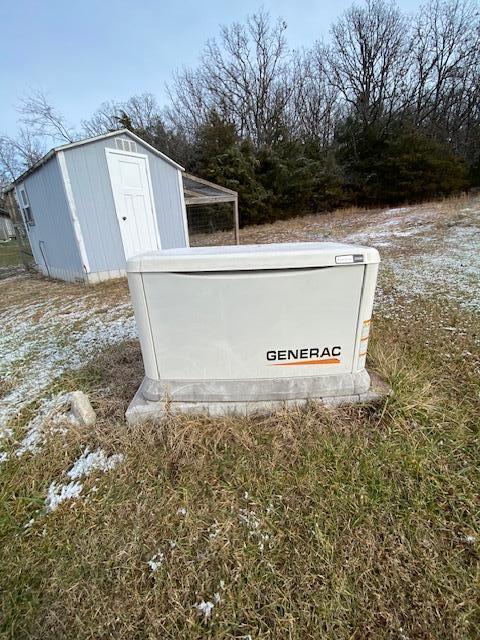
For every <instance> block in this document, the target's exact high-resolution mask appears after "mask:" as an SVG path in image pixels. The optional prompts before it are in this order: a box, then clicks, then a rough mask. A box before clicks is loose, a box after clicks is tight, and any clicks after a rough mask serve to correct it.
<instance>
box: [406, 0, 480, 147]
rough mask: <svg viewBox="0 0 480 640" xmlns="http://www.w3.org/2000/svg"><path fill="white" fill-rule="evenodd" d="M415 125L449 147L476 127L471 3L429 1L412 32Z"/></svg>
mask: <svg viewBox="0 0 480 640" xmlns="http://www.w3.org/2000/svg"><path fill="white" fill-rule="evenodd" d="M414 43H415V44H414V56H413V64H414V71H415V109H414V116H415V123H416V124H417V126H426V127H429V128H431V127H433V128H434V129H435V131H436V132H437V134H438V133H441V134H442V135H443V137H444V139H446V140H447V141H449V140H450V139H451V138H452V137H453V138H457V137H458V134H459V133H460V137H463V135H462V134H463V133H464V132H466V131H468V130H469V129H470V127H471V126H472V124H473V121H474V120H475V119H476V120H477V122H478V103H479V99H480V94H479V89H480V85H479V75H480V13H479V10H478V5H477V4H475V3H473V2H470V0H430V1H429V2H427V4H425V5H423V6H422V7H421V9H420V11H419V13H418V15H417V17H416V20H415V28H414Z"/></svg>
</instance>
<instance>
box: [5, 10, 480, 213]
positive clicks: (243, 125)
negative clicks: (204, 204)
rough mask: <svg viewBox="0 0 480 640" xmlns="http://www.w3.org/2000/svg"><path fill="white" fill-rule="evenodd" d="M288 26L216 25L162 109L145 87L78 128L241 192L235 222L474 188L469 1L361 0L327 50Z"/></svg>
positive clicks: (475, 40) (474, 71)
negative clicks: (405, 9)
mask: <svg viewBox="0 0 480 640" xmlns="http://www.w3.org/2000/svg"><path fill="white" fill-rule="evenodd" d="M286 31H287V25H286V24H285V22H283V21H282V20H278V21H275V20H274V19H272V18H271V17H270V16H269V15H268V14H266V13H264V12H259V13H257V14H255V15H253V16H251V17H250V18H248V20H247V21H246V22H245V23H243V24H238V23H235V24H233V25H231V26H227V27H223V28H222V29H221V31H220V34H219V36H218V38H216V39H213V40H209V41H208V42H207V43H206V45H205V48H204V51H203V53H202V56H201V59H200V63H199V65H198V67H197V68H195V69H184V70H182V71H180V72H178V73H177V74H176V75H175V77H174V80H173V82H172V84H171V86H170V89H169V91H170V104H169V105H168V107H166V108H165V109H163V110H161V109H159V107H158V105H157V104H156V101H155V99H154V98H153V96H152V95H151V94H144V95H142V96H136V97H133V98H131V99H130V100H129V101H127V102H126V103H115V102H110V103H105V104H104V105H102V107H101V108H100V109H99V110H98V111H97V112H96V113H95V114H94V115H93V116H92V117H91V118H90V119H89V120H86V121H85V122H83V123H82V133H83V135H84V134H85V133H89V134H97V133H101V132H104V131H107V130H111V129H115V128H118V126H119V125H123V126H127V127H129V128H131V129H132V130H134V131H136V132H137V133H138V134H139V135H140V136H142V137H143V138H145V139H146V140H147V141H148V142H150V143H151V144H153V145H154V146H156V147H158V148H159V149H161V150H162V151H164V152H165V153H167V154H168V155H171V156H172V157H173V158H175V159H176V160H178V161H179V162H181V163H183V164H184V165H185V166H186V167H187V168H188V169H189V170H190V171H192V172H194V173H197V174H198V175H200V176H203V177H205V178H207V179H211V180H213V181H216V182H219V183H221V184H224V185H225V186H227V187H230V188H233V189H235V190H237V191H239V194H240V207H241V213H242V223H243V224H246V223H257V222H263V221H267V220H273V219H276V218H278V217H286V216H290V215H296V214H300V213H304V212H308V211H316V210H324V209H330V208H333V207H337V206H342V205H347V204H360V205H373V204H378V203H382V204H384V203H386V204H393V203H399V202H405V201H418V200H421V199H426V198H432V197H435V196H440V195H447V194H450V193H453V192H456V191H460V190H464V189H468V188H470V187H471V186H473V185H478V184H479V183H480V15H479V8H478V5H477V4H476V3H474V2H471V1H470V0H429V1H428V2H427V4H425V5H423V6H421V7H420V8H419V10H418V12H417V13H416V14H415V15H413V16H407V15H405V14H403V13H402V12H401V11H400V10H399V9H398V8H397V7H396V6H395V5H393V4H389V3H386V2H384V1H383V0H367V2H366V3H364V4H363V5H362V6H357V5H355V6H352V7H351V8H350V9H349V10H348V11H347V12H346V13H345V14H344V15H343V16H342V17H341V18H339V19H338V20H337V21H336V22H335V23H334V24H333V25H332V27H331V29H330V37H329V39H328V42H327V43H326V44H324V43H321V42H317V43H316V44H315V45H314V46H313V47H312V48H311V49H306V50H303V51H292V50H291V49H290V48H289V46H288V43H287V39H286ZM38 102H41V98H38V96H37V104H36V105H35V104H32V103H30V104H29V103H28V101H25V102H24V103H23V105H22V109H23V111H22V116H23V122H24V123H25V124H27V125H28V126H29V127H30V128H29V129H28V130H31V129H32V127H35V126H36V127H37V131H39V130H41V127H42V126H44V129H43V133H45V131H47V129H48V127H50V131H52V126H54V125H52V121H50V122H48V117H47V120H45V117H44V118H43V120H42V118H39V117H38V112H39V104H38ZM47 107H48V104H46V102H45V103H44V105H43V111H44V112H45V109H46V108H47ZM43 115H44V116H45V113H44V114H43ZM47 116H48V113H47ZM50 116H52V117H53V120H54V119H55V118H54V116H55V113H54V112H53V111H51V112H50ZM58 117H59V116H58ZM60 121H61V123H62V126H63V128H65V129H66V127H65V125H64V123H63V120H62V119H61V118H60ZM42 123H43V125H42ZM0 146H1V145H0ZM0 156H1V149H0ZM0 160H1V158H0Z"/></svg>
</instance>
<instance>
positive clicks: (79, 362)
mask: <svg viewBox="0 0 480 640" xmlns="http://www.w3.org/2000/svg"><path fill="white" fill-rule="evenodd" d="M6 282H8V280H5V281H3V283H6ZM26 282H28V278H25V279H19V280H18V287H22V285H24V283H26ZM3 283H0V284H3ZM39 284H40V285H42V284H43V285H44V286H45V287H48V283H45V282H44V281H39ZM57 286H60V285H57ZM0 290H1V289H0ZM77 292H78V293H77V295H75V296H69V297H66V298H65V297H64V296H62V295H57V296H54V297H49V296H46V297H45V298H42V299H41V300H40V301H35V302H33V301H30V302H27V303H26V304H18V305H14V306H11V307H10V308H7V309H6V310H5V311H4V312H3V313H0V322H1V324H2V331H1V332H0V353H1V354H2V358H1V361H0V379H1V380H2V383H3V384H4V385H6V386H7V392H6V393H5V394H4V396H3V398H1V403H0V431H1V430H2V427H3V428H6V427H7V426H8V422H9V420H11V419H12V418H14V417H15V415H16V414H17V413H18V412H19V410H20V409H22V408H23V407H24V406H25V405H27V404H29V403H31V402H33V401H34V400H36V399H37V398H39V397H41V396H42V393H43V392H44V391H45V389H46V387H48V386H49V385H50V384H51V382H52V381H53V380H54V379H55V378H57V377H58V376H60V375H61V374H62V373H63V372H64V371H65V370H67V369H75V368H78V367H81V366H83V365H85V364H86V362H87V361H88V360H90V359H91V358H92V357H93V356H94V355H95V353H96V352H97V351H99V350H101V349H102V348H104V347H106V346H108V345H112V344H115V343H117V342H121V341H122V340H126V339H129V338H133V337H135V336H136V335H137V332H136V327H135V321H134V318H133V315H132V309H131V306H130V303H129V302H128V301H127V298H126V295H125V294H124V296H123V297H124V298H125V301H116V302H115V303H114V304H109V301H104V300H103V299H102V296H101V295H100V294H99V293H98V292H95V294H91V293H90V292H89V291H88V289H86V288H85V287H83V286H80V285H79V286H78V287H77Z"/></svg>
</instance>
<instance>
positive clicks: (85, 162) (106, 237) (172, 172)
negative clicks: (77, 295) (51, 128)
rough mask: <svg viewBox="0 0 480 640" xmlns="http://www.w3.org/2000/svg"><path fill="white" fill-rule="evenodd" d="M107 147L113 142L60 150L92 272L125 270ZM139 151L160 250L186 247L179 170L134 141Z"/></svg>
mask: <svg viewBox="0 0 480 640" xmlns="http://www.w3.org/2000/svg"><path fill="white" fill-rule="evenodd" d="M122 137H125V136H124V135H123V136H122ZM105 147H110V148H113V149H115V148H116V142H115V138H107V139H103V140H98V141H96V142H91V143H89V144H86V145H82V146H78V147H73V148H71V149H65V151H64V154H65V159H66V164H67V169H68V173H69V177H70V183H71V187H72V192H73V196H74V199H75V205H76V212H77V216H78V219H79V222H80V226H81V228H82V231H83V237H84V242H85V247H86V251H87V254H88V258H89V262H90V271H91V272H92V273H95V272H108V271H115V270H118V269H125V255H124V252H123V244H122V238H121V235H120V229H119V226H118V220H117V216H116V211H115V203H114V200H113V194H112V188H111V184H110V176H109V173H108V166H107V159H106V154H105ZM137 151H138V153H141V154H143V155H146V156H147V157H148V162H149V166H150V175H151V179H152V190H153V197H154V202H155V211H156V216H157V222H158V227H159V231H160V238H161V244H162V248H164V249H169V248H172V247H184V246H186V240H185V234H184V226H183V206H184V205H183V194H182V192H181V188H180V183H181V181H180V180H179V170H178V169H176V168H175V167H173V166H172V165H170V164H169V163H168V162H166V161H165V160H163V159H162V158H160V157H158V156H156V155H155V154H154V153H152V152H151V151H149V150H148V149H147V148H146V147H143V146H141V145H140V144H139V143H138V142H137Z"/></svg>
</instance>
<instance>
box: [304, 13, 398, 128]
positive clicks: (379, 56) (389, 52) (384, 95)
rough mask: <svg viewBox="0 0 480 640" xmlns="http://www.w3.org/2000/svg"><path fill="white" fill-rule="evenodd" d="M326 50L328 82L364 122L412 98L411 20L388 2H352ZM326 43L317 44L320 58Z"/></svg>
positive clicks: (387, 117) (375, 119)
mask: <svg viewBox="0 0 480 640" xmlns="http://www.w3.org/2000/svg"><path fill="white" fill-rule="evenodd" d="M331 36H332V42H331V44H330V46H328V47H327V48H325V49H324V54H323V55H324V57H325V60H326V67H325V68H326V72H327V74H328V77H329V81H330V83H331V84H332V86H333V87H335V88H336V89H337V90H338V91H339V92H340V93H341V95H342V97H343V100H345V102H346V104H347V105H348V106H349V108H350V110H351V111H353V112H354V113H355V115H356V116H357V117H358V118H359V119H360V121H361V122H362V123H363V125H365V126H369V125H372V124H376V123H378V122H379V121H380V119H382V120H383V121H384V122H385V123H386V126H388V122H389V120H390V118H391V117H392V115H393V114H394V113H395V112H398V111H399V110H401V109H402V108H404V107H405V105H406V104H407V103H408V100H409V81H408V72H409V64H410V63H409V59H410V40H409V38H408V23H407V20H406V18H405V17H404V16H403V15H402V14H401V13H400V11H399V10H398V9H397V8H396V7H395V6H393V5H391V4H387V3H386V2H384V0H367V2H366V3H365V6H364V7H358V6H355V5H354V6H352V7H351V8H350V9H348V10H347V12H346V13H345V15H344V16H343V17H342V18H340V19H339V20H338V21H337V22H336V23H335V24H334V25H333V27H332V29H331ZM322 49H323V48H322V47H321V46H319V45H317V48H316V52H317V56H319V55H321V52H322Z"/></svg>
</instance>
